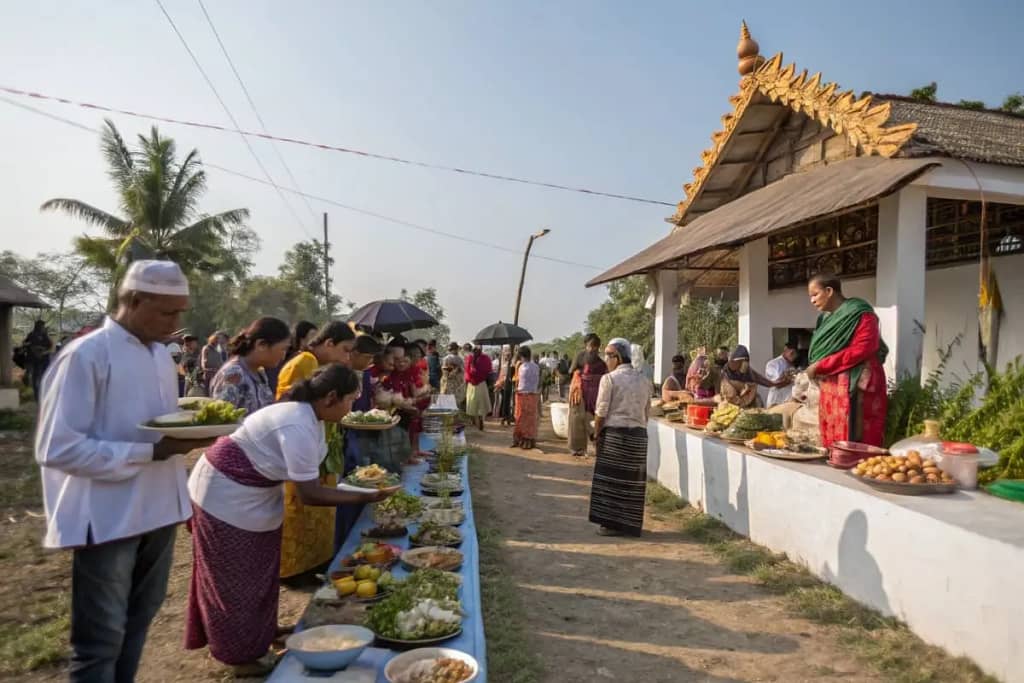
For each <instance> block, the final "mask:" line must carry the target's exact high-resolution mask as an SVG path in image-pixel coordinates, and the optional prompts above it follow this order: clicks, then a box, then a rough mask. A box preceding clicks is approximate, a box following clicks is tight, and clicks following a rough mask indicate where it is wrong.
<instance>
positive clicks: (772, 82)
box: [669, 52, 917, 225]
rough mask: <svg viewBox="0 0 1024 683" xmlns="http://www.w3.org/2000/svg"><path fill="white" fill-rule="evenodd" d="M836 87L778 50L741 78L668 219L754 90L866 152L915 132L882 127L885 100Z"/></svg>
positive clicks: (691, 193)
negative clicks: (784, 58)
mask: <svg viewBox="0 0 1024 683" xmlns="http://www.w3.org/2000/svg"><path fill="white" fill-rule="evenodd" d="M838 88H839V86H838V85H837V84H835V83H825V84H824V85H822V82H821V73H816V74H814V75H813V76H811V77H810V78H808V76H807V71H806V70H805V71H802V72H801V73H800V74H797V73H796V65H795V64H790V65H789V66H786V67H783V66H782V53H781V52H780V53H778V54H777V55H775V56H774V57H772V58H771V59H770V60H768V61H767V62H765V63H764V64H762V65H761V66H760V67H759V68H758V69H757V70H756V71H754V73H753V74H751V75H749V76H745V77H744V78H743V79H742V80H741V81H740V92H739V93H738V94H736V95H733V96H732V97H730V98H729V102H730V103H731V104H732V107H733V110H732V112H730V113H728V114H726V115H725V116H723V117H722V130H719V131H717V132H715V133H713V134H712V135H711V141H712V143H713V145H712V146H711V147H710V148H708V149H706V150H704V151H703V152H702V153H701V155H700V156H701V164H702V165H701V166H699V167H697V168H695V169H694V170H693V180H692V181H691V182H689V183H686V184H685V185H683V191H684V192H685V193H686V198H685V199H684V200H683V201H681V202H679V205H678V207H677V209H676V212H675V214H674V215H673V216H672V217H671V218H669V222H671V223H675V224H676V225H682V220H683V217H684V216H685V215H686V209H687V208H688V207H689V205H690V203H691V202H692V201H693V199H694V198H696V196H697V195H698V194H699V193H700V189H701V186H703V184H704V182H705V181H706V180H707V177H708V175H709V174H710V173H711V169H713V168H714V166H715V164H716V163H718V159H719V156H720V155H721V153H722V149H723V148H724V147H725V145H726V143H727V142H728V140H729V138H730V136H731V135H732V133H733V131H734V130H735V129H736V125H737V124H738V123H739V121H740V118H741V117H742V116H743V112H744V111H746V108H747V105H748V104H750V101H751V100H752V99H753V97H754V94H755V93H758V92H760V93H762V94H764V95H765V96H767V97H769V98H770V99H771V100H772V101H773V102H779V103H781V104H784V105H786V106H788V107H790V108H791V109H793V110H794V111H797V112H800V113H802V114H805V115H807V116H808V117H810V118H812V119H815V120H816V121H819V122H820V123H821V124H822V125H824V126H828V127H829V128H831V129H832V130H834V131H835V132H836V133H837V134H839V135H845V136H846V139H847V140H849V141H850V144H852V145H854V146H855V147H857V148H858V149H859V150H861V151H862V152H863V154H865V155H869V156H870V155H872V154H877V155H878V156H882V157H886V158H889V157H892V156H893V155H894V154H896V153H897V152H898V151H900V149H901V148H902V147H903V145H904V144H906V142H907V141H908V140H910V138H911V136H912V135H913V134H914V131H915V130H917V124H916V123H905V124H901V125H896V126H888V127H887V126H885V123H886V122H887V121H888V120H889V113H890V106H889V103H888V102H883V103H882V104H872V99H871V96H870V95H866V96H864V97H861V98H860V99H857V98H856V97H855V96H854V94H853V91H851V90H847V91H845V92H842V93H839V94H836V90H838Z"/></svg>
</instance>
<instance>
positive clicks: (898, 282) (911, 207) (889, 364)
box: [875, 185, 928, 378]
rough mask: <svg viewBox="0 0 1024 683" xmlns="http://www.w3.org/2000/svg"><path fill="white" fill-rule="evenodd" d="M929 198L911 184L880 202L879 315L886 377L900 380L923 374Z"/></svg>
mask: <svg viewBox="0 0 1024 683" xmlns="http://www.w3.org/2000/svg"><path fill="white" fill-rule="evenodd" d="M927 205H928V197H927V194H926V193H925V190H924V188H922V187H916V186H913V185H908V186H907V187H905V188H903V189H902V190H900V191H899V192H897V193H895V194H892V195H889V196H888V197H884V198H883V199H881V200H880V201H879V203H878V262H877V263H878V265H877V276H876V279H875V310H876V311H877V313H878V320H879V324H880V327H881V331H882V339H884V340H885V343H886V344H887V345H888V346H889V357H888V359H887V360H886V362H885V374H886V376H887V377H889V378H896V377H899V376H900V375H902V374H916V373H918V372H920V369H921V344H922V341H923V339H922V337H923V333H922V331H921V330H922V328H923V327H924V324H925V317H924V316H925V267H926V261H925V239H926V235H925V227H926V220H927Z"/></svg>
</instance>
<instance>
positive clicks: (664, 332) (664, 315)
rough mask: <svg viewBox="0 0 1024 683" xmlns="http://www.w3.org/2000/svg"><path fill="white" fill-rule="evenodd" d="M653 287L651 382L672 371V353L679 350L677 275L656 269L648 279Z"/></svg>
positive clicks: (663, 377) (669, 271) (661, 378)
mask: <svg viewBox="0 0 1024 683" xmlns="http://www.w3.org/2000/svg"><path fill="white" fill-rule="evenodd" d="M648 284H650V285H651V288H652V289H653V290H654V381H655V382H658V383H661V382H662V381H664V380H665V378H666V377H668V375H669V374H670V373H671V372H672V356H674V355H676V354H677V353H679V351H678V348H679V276H678V275H677V273H676V271H674V270H659V271H658V272H657V273H655V274H654V275H653V276H652V277H649V278H648Z"/></svg>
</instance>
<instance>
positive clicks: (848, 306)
mask: <svg viewBox="0 0 1024 683" xmlns="http://www.w3.org/2000/svg"><path fill="white" fill-rule="evenodd" d="M807 293H808V295H809V296H810V297H811V305H812V306H814V307H815V308H816V309H818V310H819V311H820V312H821V315H819V316H818V324H817V326H816V327H815V328H814V335H813V336H812V337H811V348H810V351H809V353H808V360H809V361H810V363H811V364H810V365H809V366H808V368H807V370H806V372H807V377H808V379H817V381H818V386H819V388H820V389H821V402H820V403H819V405H818V421H819V424H820V427H821V445H822V446H824V447H825V448H828V447H830V446H831V445H832V443H833V442H835V441H859V442H861V443H867V444H871V445H872V446H881V445H882V441H883V440H884V438H885V414H886V411H887V410H888V407H889V397H888V396H887V395H886V381H885V369H884V368H883V367H882V363H884V362H885V357H886V355H888V353H889V349H888V347H887V346H886V345H885V342H884V341H882V335H881V332H879V329H878V315H876V314H875V309H873V308H872V307H871V304H869V303H868V302H867V301H864V300H863V299H857V298H850V299H847V298H846V297H844V296H843V286H842V283H840V281H839V278H838V277H836V276H835V275H831V274H827V273H822V274H818V275H815V276H814V277H812V278H811V281H810V282H809V283H808V284H807Z"/></svg>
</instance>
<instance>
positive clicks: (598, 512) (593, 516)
mask: <svg viewBox="0 0 1024 683" xmlns="http://www.w3.org/2000/svg"><path fill="white" fill-rule="evenodd" d="M604 355H605V363H607V365H608V370H609V372H608V373H607V374H605V375H604V376H602V377H601V384H600V388H599V389H598V393H597V410H596V411H595V413H594V414H595V418H594V432H595V435H596V439H597V461H596V462H595V463H594V479H593V483H592V484H591V489H590V521H591V522H594V523H595V524H598V525H600V526H599V527H598V533H599V534H601V535H602V536H618V535H621V534H629V535H631V536H639V535H640V533H641V532H642V531H643V524H644V496H645V494H646V492H647V415H648V412H649V410H650V405H651V393H652V384H651V381H650V380H649V379H647V377H646V376H645V375H644V374H643V373H641V372H640V371H638V370H636V369H635V368H634V367H633V366H632V365H631V361H632V358H631V346H630V343H629V342H628V341H627V340H625V339H622V338H616V339H612V340H611V341H610V342H608V346H607V347H606V348H605V354H604Z"/></svg>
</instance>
